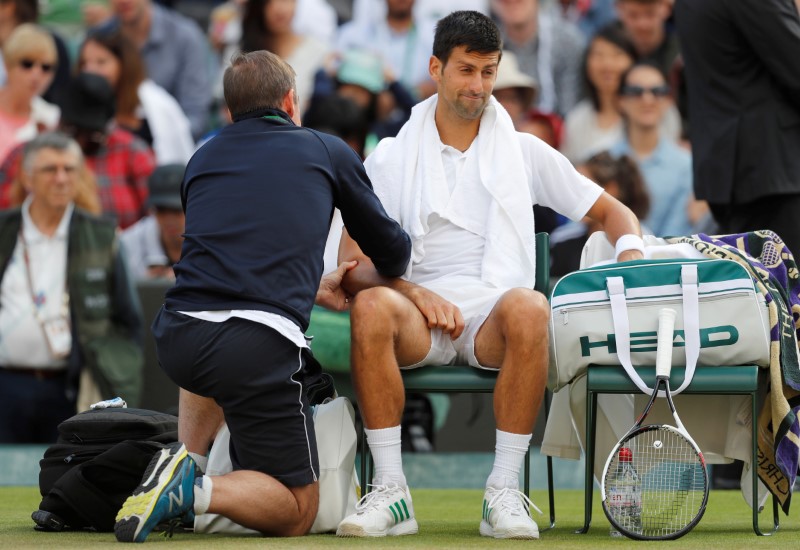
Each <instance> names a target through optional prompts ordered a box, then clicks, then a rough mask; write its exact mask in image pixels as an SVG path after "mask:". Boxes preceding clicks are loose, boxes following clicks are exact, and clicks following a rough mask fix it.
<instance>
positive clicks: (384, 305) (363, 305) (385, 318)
mask: <svg viewBox="0 0 800 550" xmlns="http://www.w3.org/2000/svg"><path fill="white" fill-rule="evenodd" d="M399 297H400V295H399V294H397V292H395V291H393V290H391V289H389V288H386V287H381V286H376V287H373V288H368V289H365V290H362V291H361V292H359V293H358V294H356V296H355V299H354V300H353V303H352V305H351V307H350V322H351V323H352V324H353V325H354V326H363V327H366V328H369V327H373V328H374V327H376V326H382V327H384V328H386V327H387V326H388V325H387V323H390V322H391V320H392V319H393V318H394V316H395V314H396V312H397V310H398V306H399Z"/></svg>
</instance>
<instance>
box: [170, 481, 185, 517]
mask: <svg viewBox="0 0 800 550" xmlns="http://www.w3.org/2000/svg"><path fill="white" fill-rule="evenodd" d="M173 505H174V506H173ZM177 510H181V511H182V510H183V487H181V486H178V494H175V493H169V513H170V514H174V513H175V512H176V511H177ZM181 513H183V512H181Z"/></svg>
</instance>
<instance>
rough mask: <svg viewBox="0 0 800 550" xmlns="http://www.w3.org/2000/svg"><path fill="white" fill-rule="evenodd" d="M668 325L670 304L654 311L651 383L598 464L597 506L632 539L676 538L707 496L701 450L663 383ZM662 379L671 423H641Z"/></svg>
mask: <svg viewBox="0 0 800 550" xmlns="http://www.w3.org/2000/svg"><path fill="white" fill-rule="evenodd" d="M674 327H675V310H673V309H669V308H664V309H662V310H661V311H659V315H658V350H657V352H656V386H655V388H654V389H653V393H652V395H651V396H650V400H649V401H648V403H647V406H646V407H645V408H644V411H642V414H640V415H639V417H638V418H637V419H636V422H635V423H634V425H633V427H632V428H631V429H630V430H629V431H628V433H627V434H625V435H624V436H623V437H622V439H620V441H619V443H617V445H616V446H615V447H614V450H613V451H611V454H610V455H609V457H608V460H607V461H606V465H605V468H604V470H603V477H602V485H601V487H600V494H601V497H602V499H603V511H604V512H605V514H606V516H607V517H608V520H609V521H610V522H611V524H612V525H613V526H614V527H615V528H616V529H617V530H619V532H620V533H622V534H624V535H626V536H627V537H630V538H632V539H638V540H665V539H677V538H679V537H681V536H683V535H685V534H686V533H688V532H689V531H691V529H692V528H693V527H694V526H695V525H697V523H698V522H699V521H700V518H702V517H703V513H704V512H705V510H706V503H707V502H708V472H707V471H706V462H705V459H704V458H703V453H702V452H700V449H699V448H698V447H697V444H696V443H695V442H694V440H693V439H692V437H691V436H690V435H689V433H688V432H687V431H686V428H684V427H683V423H682V422H681V419H680V418H679V417H678V413H677V411H676V410H675V404H674V403H673V402H672V394H671V390H670V387H669V375H670V371H671V369H672V338H673V329H674ZM662 385H663V386H664V395H665V396H666V398H667V403H668V404H669V408H670V410H671V411H672V417H673V419H674V420H675V426H674V427H673V426H669V425H665V424H649V425H643V423H644V420H645V419H646V418H647V415H648V414H649V412H650V409H651V407H652V406H653V403H654V402H655V400H656V397H658V393H659V389H660V388H661V386H662Z"/></svg>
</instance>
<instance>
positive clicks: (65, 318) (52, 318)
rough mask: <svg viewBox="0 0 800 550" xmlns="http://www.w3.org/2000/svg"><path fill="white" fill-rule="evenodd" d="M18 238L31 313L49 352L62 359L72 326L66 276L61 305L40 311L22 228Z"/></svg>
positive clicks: (70, 341)
mask: <svg viewBox="0 0 800 550" xmlns="http://www.w3.org/2000/svg"><path fill="white" fill-rule="evenodd" d="M19 239H20V242H21V243H22V255H23V258H24V260H25V275H26V278H27V281H28V290H29V291H30V293H31V300H32V301H33V308H34V309H33V312H34V313H33V314H34V316H35V317H36V320H37V321H38V322H39V324H40V325H41V326H42V331H43V332H44V337H45V340H46V341H47V347H48V348H49V349H50V353H51V354H52V355H53V357H55V358H56V359H63V358H65V357H67V356H68V355H69V353H70V351H72V327H71V326H70V322H69V294H68V293H67V289H66V285H67V283H66V278H65V281H64V289H63V290H62V292H61V306H60V307H59V309H58V312H57V313H55V314H54V313H48V314H45V312H43V311H42V308H41V305H40V304H39V300H37V299H36V291H35V290H34V287H33V278H32V277H31V264H30V258H29V257H28V244H27V243H26V242H25V237H24V236H23V235H22V230H20V232H19Z"/></svg>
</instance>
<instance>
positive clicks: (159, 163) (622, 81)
mask: <svg viewBox="0 0 800 550" xmlns="http://www.w3.org/2000/svg"><path fill="white" fill-rule="evenodd" d="M681 3H682V2H681V0H469V1H463V0H459V1H456V0H227V1H225V2H223V3H219V2H207V3H201V2H188V1H187V2H181V3H179V4H178V3H174V2H172V1H171V0H163V1H157V0H107V2H97V1H95V0H92V1H91V2H90V1H83V0H71V1H69V2H66V4H69V9H67V8H64V9H62V10H57V9H48V10H47V11H46V12H45V11H40V5H41V4H40V3H39V2H37V1H36V0H0V47H1V48H2V59H1V60H0V210H11V209H14V208H18V207H21V208H22V210H23V212H27V211H28V210H29V209H30V205H31V203H32V202H34V203H35V204H38V203H37V202H36V200H37V197H36V196H35V194H36V193H38V194H42V193H46V190H45V188H46V187H47V186H46V185H40V186H38V187H37V186H34V185H32V184H31V181H32V180H31V178H33V176H34V173H33V172H32V170H33V169H34V164H35V162H34V161H38V160H40V159H39V156H40V155H38V153H39V151H40V150H41V149H42V148H44V149H47V147H48V145H47V144H48V143H57V144H58V147H56V148H55V149H56V150H57V151H58V152H65V153H64V154H65V155H67V153H69V155H68V156H69V162H70V163H71V164H69V166H66V167H64V166H62V167H60V168H59V167H58V166H56V165H47V166H45V168H47V170H49V172H44V173H43V174H36V177H37V178H39V179H41V177H42V176H51V177H52V178H53V181H55V180H56V179H58V180H60V179H68V180H70V182H69V186H68V187H69V190H70V191H69V193H70V196H71V197H72V202H74V203H75V205H77V207H78V208H80V209H81V210H85V211H88V212H90V213H92V214H94V215H96V216H97V217H99V218H102V219H104V223H108V224H111V226H115V227H116V228H117V231H118V233H119V234H120V235H121V238H120V239H119V243H116V242H115V243H114V244H113V245H112V244H110V243H109V244H108V246H109V247H111V248H109V251H108V254H109V258H110V260H109V262H111V263H112V264H113V265H114V268H115V269H117V268H120V267H119V266H118V265H117V264H116V263H115V261H116V260H115V259H114V258H115V255H114V250H116V247H117V246H119V247H120V248H119V249H120V250H121V251H122V253H123V255H124V256H125V261H124V264H125V266H127V267H125V266H123V268H125V269H127V270H128V271H129V274H130V277H131V278H132V280H133V281H136V280H141V279H146V278H152V277H174V275H173V273H172V269H171V266H172V265H173V264H174V263H175V262H176V261H177V260H178V259H179V258H180V252H181V244H182V234H183V225H184V219H183V212H182V205H181V197H180V181H181V178H182V176H183V170H184V169H185V167H186V164H187V163H188V162H189V159H190V158H191V157H192V155H193V154H194V153H195V151H196V150H197V149H198V148H200V147H203V146H204V144H206V143H208V142H209V140H213V139H214V136H215V135H216V134H217V133H218V132H219V131H220V129H221V128H222V127H223V126H226V125H228V124H230V123H231V116H230V113H229V111H228V109H227V106H226V105H225V100H224V97H223V94H222V89H223V86H222V75H223V72H224V71H225V69H226V68H227V67H228V66H229V64H230V60H231V57H232V55H234V54H236V53H238V52H250V51H255V50H268V51H271V52H272V53H274V54H276V55H277V56H279V57H280V58H282V59H283V60H284V61H286V62H287V63H288V64H289V65H290V66H291V67H292V69H293V70H294V72H295V74H296V84H297V100H298V108H299V112H300V114H301V119H302V121H303V124H304V125H306V126H309V127H311V128H314V129H318V130H320V131H323V132H326V133H331V134H334V135H337V136H338V137H341V138H342V139H343V140H344V141H345V142H346V143H347V144H348V145H350V146H351V147H352V149H353V150H355V151H356V153H357V154H358V155H359V156H360V157H361V159H362V160H363V159H366V158H367V157H368V156H369V155H370V153H371V152H372V151H373V150H374V149H375V147H376V146H377V144H378V142H379V141H380V140H381V139H382V138H385V137H393V136H396V135H397V133H398V131H399V130H400V129H401V128H402V126H403V124H404V123H405V122H407V121H408V120H409V117H410V116H411V113H412V108H413V107H414V106H415V105H417V104H419V103H420V102H422V101H423V100H425V99H427V98H428V97H430V96H431V95H432V94H433V93H435V92H436V84H435V82H434V80H432V78H431V75H430V71H429V64H430V62H431V61H430V60H431V48H432V45H433V39H434V29H435V26H436V22H437V21H438V20H439V19H440V18H441V17H443V16H445V15H446V14H448V13H450V12H452V11H454V10H456V9H473V10H476V11H479V12H481V13H484V14H486V15H489V16H490V17H491V18H492V19H493V20H494V22H495V23H496V24H497V26H498V28H499V30H500V35H501V37H502V41H503V52H502V57H501V62H500V65H499V68H498V72H497V77H496V85H495V87H494V91H493V93H494V95H495V97H496V99H497V100H498V101H499V102H500V104H502V105H503V106H504V107H505V109H506V110H507V111H508V113H509V114H510V116H511V120H512V122H513V125H514V127H515V129H516V130H517V131H518V132H524V133H530V134H532V135H534V136H536V137H537V138H539V139H541V140H542V141H544V142H545V143H546V144H547V145H549V146H550V147H552V148H554V149H557V150H558V151H560V152H561V153H562V154H563V155H564V156H565V157H566V158H567V159H568V160H569V161H571V162H572V163H573V164H574V165H575V166H576V167H578V169H579V171H580V172H581V173H583V174H585V175H587V176H588V177H589V178H591V179H593V180H595V181H597V182H598V183H600V184H601V185H602V186H603V188H604V189H605V190H606V191H608V192H609V193H610V194H611V195H613V196H615V197H617V198H618V199H619V200H620V201H622V202H623V203H624V204H626V205H627V206H628V207H630V208H631V209H632V210H633V211H634V212H635V213H636V214H637V215H638V216H639V217H640V219H641V221H642V228H643V230H644V231H646V232H650V233H653V234H655V235H656V236H670V235H685V234H691V233H694V232H698V231H703V232H713V231H714V230H715V229H716V228H717V227H718V226H717V225H716V223H715V217H714V216H712V211H713V212H714V214H715V215H716V214H718V213H719V212H722V213H723V214H724V215H722V214H721V215H720V216H717V218H718V220H719V219H724V220H725V225H724V226H723V229H725V230H728V231H729V230H731V229H736V227H735V225H731V224H732V223H733V222H732V221H731V220H732V219H733V220H735V219H738V218H735V216H737V215H738V216H739V217H741V215H742V214H741V213H740V212H739V210H736V209H733V210H731V209H723V208H722V206H724V202H725V201H724V200H720V198H719V196H718V195H715V194H713V193H710V192H707V191H706V190H708V189H709V185H710V184H709V182H708V181H703V182H702V185H699V186H698V185H695V183H694V181H693V174H697V173H698V167H697V166H696V164H697V163H695V166H694V170H693V163H692V155H693V141H694V140H695V139H696V138H697V136H701V135H704V134H705V133H706V132H707V130H708V124H711V123H713V120H711V119H710V118H709V117H705V118H704V119H703V123H702V125H698V124H696V123H694V121H695V120H696V119H695V118H693V117H692V116H690V109H689V99H688V97H689V94H688V93H687V90H691V89H692V86H693V85H694V86H695V87H697V86H699V84H698V82H696V81H692V78H695V79H701V80H702V79H703V77H702V76H700V74H699V73H698V65H697V64H696V61H695V60H694V59H691V60H690V62H688V63H687V62H686V60H685V59H684V57H685V56H684V52H682V44H681V38H682V35H681V34H680V33H679V32H678V31H679V30H680V24H679V22H678V21H677V19H678V18H677V17H675V13H676V12H679V9H678V8H679V7H680V4H681ZM751 3H752V2H751V1H750V0H747V1H746V2H744V4H747V5H750V4H751ZM676 4H677V5H678V6H676ZM701 4H713V2H701ZM769 4H770V5H771V6H772V7H770V8H763V9H769V10H771V11H770V13H771V14H772V15H775V17H777V18H782V20H783V21H784V22H785V23H786V25H787V27H786V28H785V29H784V30H783V31H782V32H783V34H781V33H780V32H777V31H776V32H775V33H773V34H775V35H776V36H777V37H778V38H781V37H782V39H783V40H784V41H785V42H784V43H785V44H786V45H787V47H786V48H783V50H782V51H781V55H783V56H784V57H786V59H794V60H795V61H794V62H795V69H796V60H797V59H798V58H800V55H798V54H800V51H798V49H797V45H796V44H797V40H798V37H799V36H800V32H798V28H800V20H799V19H798V15H797V5H796V4H795V3H794V2H793V1H792V0H771V2H769ZM176 8H177V9H176ZM187 8H192V9H187ZM201 8H202V9H201ZM754 9H755V8H754ZM180 10H183V13H182V12H181V11H180ZM792 10H793V11H792ZM67 12H69V13H70V14H71V15H70V16H65V13H67ZM686 12H687V13H686V14H685V18H686V19H688V18H690V17H693V16H694V15H695V14H694V13H693V12H692V11H691V10H689V9H688V8H687V10H686ZM756 18H757V17H756ZM752 26H753V27H754V28H753V29H751V30H752V31H753V34H754V36H756V35H757V33H758V32H761V33H762V34H760V35H758V36H766V35H767V34H769V33H768V31H767V30H766V29H767V26H766V24H763V25H761V26H759V25H756V23H755V22H753V24H752ZM786 29H788V30H786ZM762 31H763V32H762ZM745 34H746V33H745ZM754 40H755V39H754ZM792 41H794V42H792ZM754 43H755V42H754ZM758 48H761V49H768V48H769V46H758ZM758 48H756V49H758ZM694 53H696V52H694ZM781 59H783V58H781ZM731 63H734V61H731ZM775 63H780V60H779V61H776V62H775ZM773 69H774V70H775V71H778V72H780V70H781V69H780V67H773ZM795 69H793V68H791V67H789V66H788V65H787V66H786V68H785V72H786V73H789V74H786V75H784V77H785V78H784V77H775V79H774V82H775V84H774V86H775V87H777V88H781V87H783V88H782V90H783V91H782V92H780V93H782V94H784V96H785V97H791V96H792V93H794V94H795V95H794V97H795V102H796V98H797V97H798V93H800V86H799V85H798V81H797V79H798V75H800V70H795ZM720 70H723V71H724V70H725V69H724V68H720ZM782 78H783V80H782ZM697 105H702V103H700V102H698V103H697ZM783 111H785V112H783V113H778V114H779V115H780V116H783V117H784V118H783V119H782V122H781V123H780V124H781V127H782V128H789V127H790V126H792V125H796V124H797V121H798V120H800V114H798V110H797V108H796V103H795V107H794V110H793V111H790V108H789V107H786V108H784V109H783ZM699 112H700V110H699V109H698V113H699ZM758 112H761V114H762V116H764V117H768V116H772V115H773V113H772V112H771V111H758ZM699 116H701V115H700V114H697V115H695V117H699ZM730 131H733V132H735V129H734V130H730ZM52 135H56V136H61V137H56V138H53V137H52ZM37 136H51V137H48V138H46V139H44V141H43V142H34V147H33V148H32V149H30V148H29V146H30V144H31V143H32V140H35V139H36V138H37ZM795 136H796V134H795ZM62 137H63V138H64V139H66V140H68V141H69V142H70V143H72V142H74V143H75V144H76V145H77V149H73V147H72V146H71V145H69V144H64V143H62V141H63V140H62V139H61V138H62ZM766 142H768V140H767V141H766ZM37 143H38V145H37ZM43 144H44V145H43ZM51 148H52V147H51ZM59 154H60V153H59ZM703 154H704V155H705V156H709V155H710V156H713V154H714V153H713V151H712V150H710V149H707V148H705V147H704V149H703ZM26 158H28V159H29V160H28V165H26V164H25V163H26V160H25V159H26ZM716 161H718V162H724V159H723V160H720V159H719V158H716ZM728 161H729V162H733V160H731V159H728ZM745 168H746V167H745ZM737 169H738V168H737ZM706 170H707V169H706ZM702 173H703V174H707V173H708V172H707V171H706V172H702ZM266 174H267V172H266V171H265V175H266ZM793 178H794V181H795V183H797V182H798V181H800V173H794V174H793ZM53 185H55V184H53ZM696 189H701V190H703V193H700V196H695V190H696ZM778 192H779V193H780V192H783V191H780V190H779V191H778ZM704 194H705V196H703V195H704ZM795 195H796V192H795ZM734 196H735V191H734ZM751 196H752V197H754V199H753V200H755V199H758V200H761V197H760V195H759V194H758V193H756V192H751V193H750V194H749V195H747V197H751ZM709 198H713V199H714V201H716V203H720V204H712V207H713V208H711V209H710V208H709V205H708V204H707V203H706V201H705V200H704V199H709ZM38 200H42V199H41V197H38ZM787 204H788V203H787ZM59 208H61V207H59ZM740 210H741V209H740ZM56 211H57V212H62V213H63V212H64V211H65V210H64V209H63V208H61V210H58V209H57V210H56ZM66 212H68V213H70V215H71V212H72V210H69V209H68V210H66ZM65 215H66V214H65ZM535 216H536V229H537V230H542V231H548V232H550V233H551V237H552V238H551V241H552V246H553V259H554V264H553V268H554V275H556V276H557V275H562V274H563V273H565V272H566V271H569V270H572V269H575V268H576V267H577V261H578V257H579V254H580V249H581V246H582V243H583V242H585V240H586V238H588V235H589V234H590V233H591V232H592V231H595V230H597V229H599V227H597V226H596V224H593V223H589V222H588V220H584V221H581V222H574V221H569V220H567V219H566V218H564V217H563V216H560V215H557V214H556V213H555V212H553V211H550V210H548V209H546V208H543V207H539V206H537V207H535ZM29 217H30V216H29V215H28V214H26V215H25V216H24V217H23V220H29ZM718 220H717V221H718ZM15 223H19V220H15ZM55 234H56V235H58V232H56V233H55ZM40 236H41V235H40ZM46 236H47V235H45V237H46ZM12 248H13V247H12ZM37 261H40V262H44V263H43V264H42V266H43V267H42V269H46V268H47V267H48V266H50V265H58V264H50V263H49V262H50V261H58V260H57V259H53V258H51V257H48V256H47V255H42V256H40V257H39V259H38V260H37ZM61 261H62V262H63V258H62V260H61ZM330 267H331V266H330V265H326V269H329V268H330ZM15 269H16V268H15ZM13 272H14V270H12V273H13ZM115 276H116V275H115ZM34 279H35V277H34ZM122 279H125V280H127V276H125V277H122ZM23 282H24V281H23ZM62 282H63V280H62ZM29 283H30V284H31V285H33V284H34V283H36V281H35V280H32V281H29ZM16 284H21V283H20V281H10V282H9V280H7V279H4V280H3V281H2V287H1V288H0V320H2V319H3V318H8V320H9V322H11V321H14V323H17V321H16V320H13V319H12V318H11V317H9V316H8V314H7V313H6V308H7V304H6V302H5V300H6V296H7V294H8V293H9V292H11V290H12V286H11V285H16ZM48 284H51V286H52V285H56V286H58V285H59V284H60V283H59V282H58V281H55V282H53V281H50V282H49V283H48ZM56 286H53V288H55V287H56ZM7 287H8V288H7ZM20 288H23V289H24V288H25V285H22V286H21V287H20ZM37 292H38V290H37V289H36V288H30V289H29V290H25V291H24V295H25V296H26V297H27V296H28V295H29V294H31V304H33V305H30V304H29V306H30V307H29V308H28V309H29V310H30V311H29V312H28V313H27V314H26V315H27V316H28V317H30V318H29V319H27V320H28V321H30V322H31V323H34V322H38V321H36V319H34V317H36V316H35V315H33V313H32V312H33V308H34V307H38V305H41V304H37V299H39V298H37V296H38V294H37ZM108 298H109V300H111V301H112V302H113V300H114V299H115V297H113V296H112V297H108ZM17 299H19V296H17ZM26 299H27V298H26ZM117 313H118V312H117ZM137 314H138V312H137ZM115 315H116V314H115ZM72 316H73V319H74V316H75V312H74V311H73V312H72ZM112 317H113V315H112ZM145 321H149V320H145ZM73 324H74V323H73ZM74 328H75V327H74V326H73V331H74ZM7 330H8V328H7V327H4V326H2V325H0V358H3V357H5V361H12V364H9V365H4V364H0V367H3V368H0V371H4V370H10V369H6V368H5V367H6V366H8V367H13V369H14V370H15V374H16V375H18V374H19V373H18V372H16V371H19V370H20V369H24V368H26V367H30V368H31V369H34V368H35V369H38V370H42V369H55V370H58V369H64V366H65V365H67V364H71V361H72V359H70V358H68V357H66V358H65V357H60V358H59V359H58V360H54V359H53V357H55V356H52V355H51V356H45V355H46V354H45V355H43V356H42V357H36V356H28V357H25V356H24V355H20V354H18V353H17V354H15V353H14V352H13V350H12V352H11V355H9V351H8V350H7V349H5V348H6V346H7V345H8V344H7V338H6V335H7V333H6V331H7ZM83 340H84V338H82V337H80V335H78V334H73V341H75V342H80V341H83ZM51 344H52V342H51ZM83 353H84V354H86V353H88V352H87V350H83ZM2 361H4V360H3V359H0V363H2ZM30 361H33V362H34V363H35V362H36V361H39V363H36V364H34V363H30V364H28V362H30ZM75 361H78V359H77V358H76V359H75ZM0 374H2V372H0ZM104 383H106V382H104ZM108 383H109V384H111V388H112V389H114V386H113V383H111V382H108ZM75 384H77V382H76V383H75ZM75 387H76V388H77V387H78V386H77V385H76V386H75ZM104 389H108V388H107V387H106V388H104ZM47 437H49V435H48V436H44V438H45V439H47Z"/></svg>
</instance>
